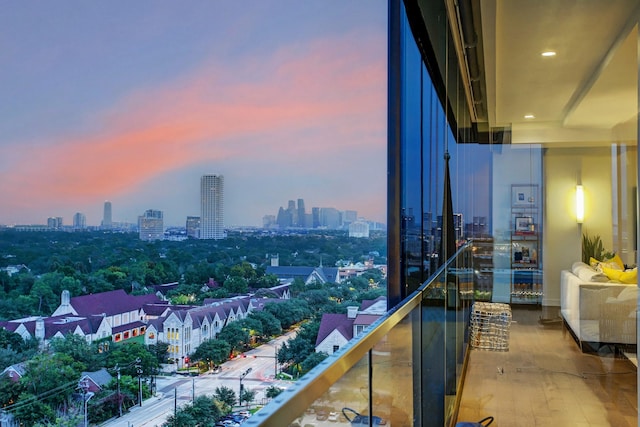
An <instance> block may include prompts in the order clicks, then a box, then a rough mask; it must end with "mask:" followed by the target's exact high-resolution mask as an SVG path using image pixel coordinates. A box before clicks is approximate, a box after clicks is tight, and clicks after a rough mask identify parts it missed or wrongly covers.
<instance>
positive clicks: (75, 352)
mask: <svg viewBox="0 0 640 427" xmlns="http://www.w3.org/2000/svg"><path fill="white" fill-rule="evenodd" d="M50 345H51V348H52V349H53V351H55V352H56V353H61V354H66V355H68V356H70V357H71V358H72V359H73V360H75V361H76V362H80V363H82V364H83V365H85V366H87V367H92V366H102V364H103V363H102V362H103V360H102V357H101V355H100V354H99V353H98V351H97V348H96V347H95V346H91V345H90V344H89V343H87V341H86V340H85V339H84V338H83V337H81V336H80V335H76V334H67V335H65V336H64V337H62V338H60V337H54V338H52V339H51V341H50Z"/></svg>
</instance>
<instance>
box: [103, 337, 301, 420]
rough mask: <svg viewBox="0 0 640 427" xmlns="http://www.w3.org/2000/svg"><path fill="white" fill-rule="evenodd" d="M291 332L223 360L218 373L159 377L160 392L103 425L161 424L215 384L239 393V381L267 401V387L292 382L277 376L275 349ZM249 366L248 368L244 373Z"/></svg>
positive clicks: (285, 384)
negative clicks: (176, 410)
mask: <svg viewBox="0 0 640 427" xmlns="http://www.w3.org/2000/svg"><path fill="white" fill-rule="evenodd" d="M295 333H296V332H295V331H292V332H288V333H286V334H285V335H282V336H280V337H278V338H276V339H274V340H272V341H270V342H268V343H267V344H263V345H261V346H260V347H257V348H255V349H253V350H250V351H248V352H246V353H244V356H245V357H237V358H235V359H233V360H230V361H227V362H225V363H224V364H222V370H221V372H220V373H218V374H203V375H200V376H197V377H186V376H181V375H175V376H166V377H157V380H156V381H157V382H156V383H157V393H156V396H155V397H151V398H149V399H147V400H145V401H143V402H142V406H136V407H134V408H131V410H130V411H129V412H128V413H126V414H123V416H122V417H120V418H115V419H112V420H110V421H107V422H105V423H103V424H101V426H104V427H155V426H157V427H159V426H161V425H162V423H164V422H165V421H166V420H167V417H168V416H170V415H172V414H173V413H174V411H175V408H176V406H177V407H178V408H179V407H180V406H182V405H184V404H186V403H191V401H192V399H193V398H194V396H195V397H197V396H202V395H213V394H214V392H215V389H216V387H222V386H224V387H229V388H230V389H232V390H233V391H234V392H235V393H236V396H238V393H239V390H240V381H242V385H243V387H244V388H245V389H249V390H254V391H255V392H256V402H263V401H266V397H265V389H266V388H267V387H269V386H272V385H275V386H278V387H280V388H287V387H288V386H289V385H290V384H291V383H290V382H287V381H280V380H276V379H275V378H274V377H275V371H276V352H277V350H278V349H279V348H280V346H281V345H282V343H283V342H286V341H287V340H288V339H290V338H292V337H294V336H295ZM249 368H251V370H250V372H248V373H247V374H246V375H245V376H244V377H243V374H245V373H246V372H247V371H248V370H249Z"/></svg>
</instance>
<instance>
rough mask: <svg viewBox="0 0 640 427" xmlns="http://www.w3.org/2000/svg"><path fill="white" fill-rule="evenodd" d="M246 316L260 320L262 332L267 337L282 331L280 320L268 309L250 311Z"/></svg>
mask: <svg viewBox="0 0 640 427" xmlns="http://www.w3.org/2000/svg"><path fill="white" fill-rule="evenodd" d="M247 317H248V318H252V319H256V320H258V321H260V323H262V333H263V334H264V335H266V336H267V337H273V336H276V335H280V334H281V333H282V325H281V324H280V321H279V320H278V319H276V317H275V316H274V315H273V314H271V313H270V312H268V311H252V312H251V313H249V316H247Z"/></svg>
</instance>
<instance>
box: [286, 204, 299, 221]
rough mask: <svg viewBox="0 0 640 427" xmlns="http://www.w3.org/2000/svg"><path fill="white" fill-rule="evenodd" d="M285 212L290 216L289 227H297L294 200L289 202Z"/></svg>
mask: <svg viewBox="0 0 640 427" xmlns="http://www.w3.org/2000/svg"><path fill="white" fill-rule="evenodd" d="M287 212H289V215H290V216H291V225H290V226H291V227H296V226H297V225H298V210H297V209H296V202H295V200H289V204H288V205H287Z"/></svg>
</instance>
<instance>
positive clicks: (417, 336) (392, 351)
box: [244, 246, 474, 427]
mask: <svg viewBox="0 0 640 427" xmlns="http://www.w3.org/2000/svg"><path fill="white" fill-rule="evenodd" d="M470 259H471V257H470V250H469V247H468V246H465V247H463V248H461V249H460V250H459V251H458V252H457V253H456V255H455V256H453V257H452V258H451V259H450V260H449V262H448V263H447V264H446V265H445V266H443V267H442V268H440V269H439V270H438V271H437V272H436V274H435V275H434V276H432V279H431V280H429V281H428V283H425V284H424V285H423V286H421V287H420V288H419V289H418V290H417V291H416V292H414V293H413V294H412V295H410V296H409V297H407V298H406V299H405V300H404V301H403V302H402V303H401V304H399V305H398V306H397V307H395V308H394V309H392V310H391V311H390V312H389V313H387V314H386V315H385V316H383V317H381V318H380V319H379V320H378V321H376V322H375V323H374V324H372V325H371V326H369V327H368V329H367V331H366V333H365V334H363V335H361V336H360V337H358V338H357V339H354V340H352V341H350V342H349V343H348V344H347V345H345V346H344V347H343V348H341V349H340V350H339V351H338V352H336V353H335V354H333V355H331V356H330V357H328V358H327V359H325V360H324V361H323V362H322V363H321V364H319V365H318V366H316V367H315V368H314V369H313V370H311V371H310V372H309V373H307V374H306V375H305V376H304V377H302V378H301V379H300V380H299V381H297V382H296V383H295V385H294V386H293V387H291V388H289V389H287V390H285V391H283V392H282V393H281V394H280V395H279V396H277V397H276V398H274V399H273V400H272V401H271V402H270V403H269V404H267V405H266V406H265V407H264V408H262V409H261V410H260V411H258V412H256V413H255V414H254V416H252V417H251V418H249V419H248V420H247V421H246V422H245V423H244V425H246V426H274V427H285V426H299V427H305V426H317V427H320V426H323V425H326V426H330V425H340V424H339V423H340V422H342V423H347V425H351V426H354V425H359V426H360V425H361V426H367V425H368V426H378V425H385V426H387V427H390V426H393V427H401V426H432V425H433V426H446V425H449V424H451V423H452V422H453V421H452V420H455V415H456V414H455V413H456V408H457V401H458V399H457V396H458V392H459V387H460V385H461V382H462V374H463V372H464V362H465V360H466V357H465V356H466V349H467V330H468V320H469V312H470V306H471V303H472V300H473V275H474V273H473V270H472V269H471V268H470V262H469V260H470ZM336 421H337V422H338V424H336V423H335V422H336Z"/></svg>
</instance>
